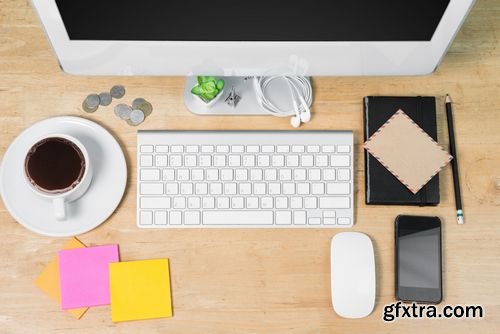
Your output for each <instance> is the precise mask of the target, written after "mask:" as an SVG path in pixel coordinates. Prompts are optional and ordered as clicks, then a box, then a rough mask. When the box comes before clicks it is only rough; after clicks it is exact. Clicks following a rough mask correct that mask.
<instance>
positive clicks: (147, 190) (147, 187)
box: [141, 183, 163, 195]
mask: <svg viewBox="0 0 500 334" xmlns="http://www.w3.org/2000/svg"><path fill="white" fill-rule="evenodd" d="M141 195H163V183H141Z"/></svg>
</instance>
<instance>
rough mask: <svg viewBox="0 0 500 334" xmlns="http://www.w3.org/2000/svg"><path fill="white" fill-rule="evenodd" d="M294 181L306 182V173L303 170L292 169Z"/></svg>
mask: <svg viewBox="0 0 500 334" xmlns="http://www.w3.org/2000/svg"><path fill="white" fill-rule="evenodd" d="M293 179H294V181H306V180H307V171H306V170H305V169H294V170H293Z"/></svg>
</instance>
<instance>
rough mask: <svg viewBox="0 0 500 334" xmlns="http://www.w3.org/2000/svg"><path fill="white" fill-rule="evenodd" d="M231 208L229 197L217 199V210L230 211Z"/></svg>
mask: <svg viewBox="0 0 500 334" xmlns="http://www.w3.org/2000/svg"><path fill="white" fill-rule="evenodd" d="M229 207H230V202H229V197H218V198H217V209H229Z"/></svg>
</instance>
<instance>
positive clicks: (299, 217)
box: [293, 211, 307, 225]
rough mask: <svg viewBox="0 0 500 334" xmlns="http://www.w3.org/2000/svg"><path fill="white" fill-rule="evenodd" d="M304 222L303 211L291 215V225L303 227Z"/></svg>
mask: <svg viewBox="0 0 500 334" xmlns="http://www.w3.org/2000/svg"><path fill="white" fill-rule="evenodd" d="M306 222H307V220H306V212H305V211H295V212H294V213H293V223H294V224H295V225H305V224H306Z"/></svg>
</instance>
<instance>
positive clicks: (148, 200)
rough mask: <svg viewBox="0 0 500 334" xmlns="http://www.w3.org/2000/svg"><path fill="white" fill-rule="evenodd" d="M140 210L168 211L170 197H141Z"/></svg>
mask: <svg viewBox="0 0 500 334" xmlns="http://www.w3.org/2000/svg"><path fill="white" fill-rule="evenodd" d="M140 205H141V209H170V197H141V200H140Z"/></svg>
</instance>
